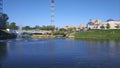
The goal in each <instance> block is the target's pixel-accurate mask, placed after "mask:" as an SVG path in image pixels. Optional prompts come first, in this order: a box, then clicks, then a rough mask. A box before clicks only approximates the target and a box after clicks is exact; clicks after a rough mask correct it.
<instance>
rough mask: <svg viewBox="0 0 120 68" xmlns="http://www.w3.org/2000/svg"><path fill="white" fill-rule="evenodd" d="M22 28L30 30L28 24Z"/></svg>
mask: <svg viewBox="0 0 120 68" xmlns="http://www.w3.org/2000/svg"><path fill="white" fill-rule="evenodd" d="M22 29H23V30H30V29H31V27H30V26H25V27H23V28H22Z"/></svg>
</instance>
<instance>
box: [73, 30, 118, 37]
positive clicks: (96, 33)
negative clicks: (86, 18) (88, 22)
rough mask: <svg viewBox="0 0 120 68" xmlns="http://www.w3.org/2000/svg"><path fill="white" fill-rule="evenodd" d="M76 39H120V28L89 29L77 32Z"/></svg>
mask: <svg viewBox="0 0 120 68" xmlns="http://www.w3.org/2000/svg"><path fill="white" fill-rule="evenodd" d="M75 38H76V39H120V30H88V31H85V32H77V33H76V34H75Z"/></svg>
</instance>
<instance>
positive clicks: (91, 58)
mask: <svg viewBox="0 0 120 68" xmlns="http://www.w3.org/2000/svg"><path fill="white" fill-rule="evenodd" d="M0 68H120V40H70V39H64V38H59V39H57V38H56V39H30V38H28V39H12V40H1V41H0Z"/></svg>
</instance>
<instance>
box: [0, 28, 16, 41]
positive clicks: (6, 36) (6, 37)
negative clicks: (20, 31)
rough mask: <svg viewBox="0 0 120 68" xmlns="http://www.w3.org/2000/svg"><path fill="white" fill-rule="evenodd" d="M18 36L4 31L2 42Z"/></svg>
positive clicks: (0, 32)
mask: <svg viewBox="0 0 120 68" xmlns="http://www.w3.org/2000/svg"><path fill="white" fill-rule="evenodd" d="M16 37H17V35H16V34H13V33H8V32H6V31H4V30H0V40H6V39H13V38H16Z"/></svg>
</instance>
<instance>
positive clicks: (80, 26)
mask: <svg viewBox="0 0 120 68" xmlns="http://www.w3.org/2000/svg"><path fill="white" fill-rule="evenodd" d="M84 28H85V26H84V24H79V25H78V26H76V31H80V30H82V29H84Z"/></svg>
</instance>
